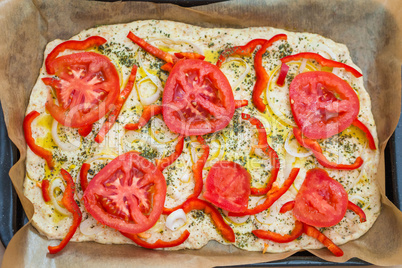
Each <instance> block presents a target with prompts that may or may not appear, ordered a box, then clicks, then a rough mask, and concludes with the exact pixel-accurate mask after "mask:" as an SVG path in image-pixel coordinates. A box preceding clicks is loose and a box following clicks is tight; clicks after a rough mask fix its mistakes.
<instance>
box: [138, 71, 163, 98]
mask: <svg viewBox="0 0 402 268" xmlns="http://www.w3.org/2000/svg"><path fill="white" fill-rule="evenodd" d="M146 81H150V82H152V84H154V86H155V87H156V90H155V92H154V93H153V94H152V95H150V96H148V97H145V96H144V95H143V94H142V93H141V90H140V85H141V84H143V83H145V82H146ZM137 90H138V96H139V97H140V102H141V104H142V105H150V104H152V103H154V102H156V101H157V100H158V99H159V97H160V95H161V88H158V86H157V85H156V84H155V83H154V82H153V81H152V79H151V78H149V77H145V78H144V79H141V80H140V81H138V82H137Z"/></svg>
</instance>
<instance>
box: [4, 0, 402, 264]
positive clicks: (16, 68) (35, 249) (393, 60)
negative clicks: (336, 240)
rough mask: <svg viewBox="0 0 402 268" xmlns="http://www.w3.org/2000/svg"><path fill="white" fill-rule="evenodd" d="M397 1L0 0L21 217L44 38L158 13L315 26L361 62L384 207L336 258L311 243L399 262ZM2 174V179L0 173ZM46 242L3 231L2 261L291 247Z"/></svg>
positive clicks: (185, 259) (229, 254)
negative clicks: (390, 174) (28, 120)
mask: <svg viewBox="0 0 402 268" xmlns="http://www.w3.org/2000/svg"><path fill="white" fill-rule="evenodd" d="M400 14H402V5H401V4H400V2H399V1H398V0H392V1H391V0H388V1H386V0H384V1H380V0H377V1H374V0H371V1H367V0H361V1H357V0H356V1H350V0H343V1H342V0H341V1H314V0H299V1H294V0H280V1H278V0H271V1H268V0H267V1H251V0H250V1H246V0H244V1H242V0H234V1H227V2H221V3H217V4H210V5H204V6H199V7H194V8H182V7H179V6H175V5H170V4H155V3H143V2H113V3H107V2H96V1H63V0H46V1H44V0H36V1H30V0H8V1H2V2H0V26H1V29H2V30H1V31H0V37H1V42H0V94H1V95H0V97H1V104H2V107H3V110H4V115H5V121H6V125H7V130H8V134H9V136H10V138H11V140H12V141H13V142H14V144H15V145H16V146H17V147H18V149H19V151H20V154H21V158H20V160H19V161H18V162H17V163H16V164H15V165H14V166H13V168H12V169H11V170H10V177H11V179H12V181H13V184H14V186H15V188H16V191H17V193H18V195H19V197H20V199H21V202H22V204H23V207H24V209H25V212H26V214H27V215H28V217H29V218H31V217H32V215H33V206H32V204H31V203H30V202H29V201H28V200H27V199H26V198H25V197H24V196H23V195H22V185H23V179H24V173H25V157H26V143H25V140H24V137H23V131H22V122H23V118H24V115H25V110H26V106H27V104H28V100H29V96H30V92H31V90H32V87H33V85H34V83H35V81H36V79H37V76H38V75H39V68H40V66H41V65H42V62H43V51H44V48H45V45H46V44H47V43H48V42H49V41H52V40H54V39H57V38H59V39H69V38H70V37H72V36H73V35H76V34H78V33H79V32H81V31H82V30H84V29H88V28H91V27H94V26H96V25H102V24H114V23H125V22H130V21H134V20H143V19H166V20H174V21H179V22H185V23H191V24H194V25H198V26H205V27H234V28H244V27H250V26H271V27H275V28H282V29H286V30H290V31H297V32H301V31H306V32H311V33H317V34H321V35H323V36H324V37H327V38H330V39H332V40H334V41H336V42H339V43H343V44H346V45H347V47H348V48H349V50H350V53H351V56H352V59H353V61H354V62H355V63H356V64H357V65H358V66H359V67H360V68H361V69H362V71H363V74H364V83H365V87H366V89H367V90H368V92H369V93H370V95H371V98H372V111H373V114H374V118H375V121H376V124H377V127H378V129H377V131H378V136H379V140H380V148H379V149H380V150H381V152H382V154H381V157H382V158H381V159H382V160H381V164H380V167H379V171H378V176H377V179H378V182H379V185H380V187H381V191H382V212H381V215H380V216H379V218H378V220H377V221H376V223H375V224H374V226H373V227H372V228H371V229H370V230H369V231H368V232H367V233H366V234H365V235H364V236H363V237H361V238H359V239H358V240H355V241H351V242H348V243H346V244H345V245H342V246H341V248H342V250H343V251H344V253H345V254H344V256H343V257H340V258H339V257H334V256H333V255H332V254H331V253H330V252H329V251H328V250H327V249H325V248H324V249H321V250H311V252H312V253H313V254H315V255H317V256H319V257H320V258H323V259H325V260H328V261H334V262H345V261H347V260H348V259H350V258H352V257H358V258H360V259H362V260H365V261H367V262H370V263H373V264H377V265H396V264H402V257H401V256H402V213H401V211H399V210H398V209H397V208H396V207H395V206H394V205H393V204H392V203H391V202H390V201H389V200H388V199H387V198H386V196H385V194H384V193H385V189H384V185H385V180H386V179H387V178H385V167H384V154H383V152H384V148H385V145H386V142H387V140H388V138H389V137H390V135H391V134H392V133H393V131H394V129H395V127H396V125H397V122H398V119H399V114H400V110H401V63H402V55H401V54H402V38H401V35H402V16H401V15H400ZM2 179H7V178H2ZM57 243H58V241H49V240H47V239H46V238H45V237H44V236H41V235H40V234H38V232H37V231H36V230H35V229H34V228H33V227H32V226H31V225H30V224H28V225H26V226H25V227H23V228H22V229H21V230H20V231H19V232H18V233H17V234H16V235H15V236H14V237H13V239H12V240H11V242H10V244H9V245H8V247H7V250H6V252H5V255H4V259H3V267H82V266H85V267H137V266H147V267H161V266H163V267H198V266H199V267H210V266H217V265H239V264H250V263H260V262H268V261H273V260H279V259H284V258H286V257H288V256H290V255H292V254H294V253H295V252H287V253H282V254H262V253H261V252H247V251H243V250H239V249H237V248H235V247H233V246H224V245H220V244H218V243H216V242H210V243H209V244H208V245H207V246H205V247H204V248H202V249H201V250H184V251H176V252H174V251H173V252H172V251H155V250H153V251H152V250H146V249H142V248H138V247H135V246H133V245H101V244H97V243H93V242H85V243H73V242H71V243H69V244H68V245H67V247H66V248H65V249H63V250H62V251H61V252H60V253H58V254H56V255H50V254H48V253H47V246H48V245H50V244H52V245H55V244H57Z"/></svg>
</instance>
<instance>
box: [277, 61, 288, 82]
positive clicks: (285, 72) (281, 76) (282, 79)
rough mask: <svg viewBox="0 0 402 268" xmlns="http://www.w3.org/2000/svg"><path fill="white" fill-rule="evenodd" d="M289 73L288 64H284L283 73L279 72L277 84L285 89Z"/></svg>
mask: <svg viewBox="0 0 402 268" xmlns="http://www.w3.org/2000/svg"><path fill="white" fill-rule="evenodd" d="M288 71H289V66H287V65H286V63H282V65H281V71H280V72H279V76H278V79H277V80H276V84H277V85H278V86H281V87H283V85H284V84H285V78H286V76H287V75H288Z"/></svg>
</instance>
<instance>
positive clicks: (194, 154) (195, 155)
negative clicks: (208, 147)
mask: <svg viewBox="0 0 402 268" xmlns="http://www.w3.org/2000/svg"><path fill="white" fill-rule="evenodd" d="M197 149H199V150H197ZM202 153H203V150H202V145H201V143H199V142H198V141H193V142H191V143H190V154H191V161H192V162H193V163H195V162H197V160H198V158H200V156H201V155H202Z"/></svg>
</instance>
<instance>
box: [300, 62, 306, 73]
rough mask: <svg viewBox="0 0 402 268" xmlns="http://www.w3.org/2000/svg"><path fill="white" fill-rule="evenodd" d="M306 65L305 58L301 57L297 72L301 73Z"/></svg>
mask: <svg viewBox="0 0 402 268" xmlns="http://www.w3.org/2000/svg"><path fill="white" fill-rule="evenodd" d="M306 65H307V59H303V60H302V62H301V64H300V67H299V73H302V72H303V71H304V69H306Z"/></svg>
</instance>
